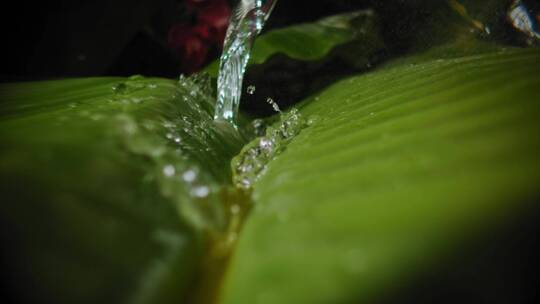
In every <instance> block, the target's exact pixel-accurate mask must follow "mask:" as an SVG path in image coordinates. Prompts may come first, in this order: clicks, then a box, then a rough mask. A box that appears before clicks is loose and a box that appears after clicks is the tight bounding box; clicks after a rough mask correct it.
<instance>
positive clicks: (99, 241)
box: [0, 17, 540, 303]
mask: <svg viewBox="0 0 540 304" xmlns="http://www.w3.org/2000/svg"><path fill="white" fill-rule="evenodd" d="M348 18H349V19H348ZM330 20H333V21H332V22H333V23H332V24H334V25H335V24H351V23H350V22H349V21H350V17H344V19H343V20H342V22H341V23H340V21H339V20H341V19H340V18H339V17H338V18H336V19H330ZM347 20H349V21H347ZM320 24H321V23H319V24H314V25H305V26H301V27H293V28H291V29H290V30H291V32H288V29H283V30H280V32H279V33H272V32H270V33H268V34H267V35H268V36H267V37H270V38H268V39H265V38H264V37H262V38H261V39H260V40H259V41H261V42H259V43H258V45H257V46H256V48H255V50H254V54H261V55H254V58H260V59H257V60H258V61H257V60H255V62H259V63H260V62H264V60H266V59H268V58H270V56H271V55H272V54H274V53H276V52H285V53H287V54H288V55H290V56H291V57H294V56H297V57H298V58H299V59H305V60H312V59H318V58H320V57H322V56H325V55H327V54H328V53H329V52H330V50H332V49H333V48H334V47H335V46H336V45H338V44H342V43H344V42H347V41H348V40H349V39H351V37H354V35H355V34H354V31H355V30H354V29H353V28H352V27H344V28H343V27H339V26H331V28H339V29H335V31H334V30H331V32H332V33H334V32H335V35H329V31H328V30H327V29H326V28H324V29H321V28H320ZM323 24H324V22H323ZM289 34H290V35H289ZM295 35H300V36H302V37H312V38H310V39H307V38H306V40H305V41H306V42H305V43H306V44H307V45H310V46H311V47H310V48H309V52H307V50H305V49H299V48H298V47H297V46H296V44H294V43H293V42H291V40H290V39H286V38H284V37H293V36H294V37H296V36H295ZM298 39H300V38H298ZM298 39H297V40H298ZM302 39H304V38H302ZM448 50H449V49H448V48H444V47H441V48H439V49H435V50H432V51H429V52H428V53H425V54H423V55H419V56H414V57H408V58H402V59H398V60H395V61H392V62H389V63H387V64H386V65H385V66H382V67H379V68H377V69H375V70H372V71H371V72H369V73H367V74H363V75H358V76H354V77H351V78H348V79H344V80H342V81H340V82H339V83H336V84H335V85H333V86H331V87H330V88H328V89H325V90H324V91H322V92H320V94H316V95H314V96H312V97H310V98H308V99H307V100H305V101H304V102H303V103H301V104H300V106H299V110H298V112H292V113H293V115H291V114H284V115H283V118H282V120H281V121H279V122H277V123H276V124H275V125H273V126H272V127H270V128H269V129H268V131H267V133H266V134H267V135H266V136H265V137H262V140H265V139H266V140H267V139H271V140H273V141H272V142H273V143H277V144H279V147H278V148H276V149H275V150H271V153H270V154H268V155H262V156H261V155H260V154H258V152H260V150H257V149H260V147H261V142H263V141H262V140H261V138H257V139H255V140H253V141H251V142H249V143H248V139H249V138H251V137H253V135H252V133H253V132H252V131H250V130H249V129H250V125H249V124H247V123H242V124H241V126H240V127H239V130H238V131H237V130H234V129H231V128H228V127H227V126H222V125H216V124H215V123H214V122H213V121H212V111H213V106H214V105H213V101H214V98H213V95H214V93H213V92H212V90H211V89H210V85H209V80H208V79H206V78H204V77H199V76H198V77H194V78H184V77H182V78H180V80H178V81H173V80H165V79H154V78H143V77H132V78H130V79H121V78H90V79H75V80H60V81H47V82H38V83H22V84H4V85H1V86H0V101H1V102H0V185H1V186H0V187H1V189H0V190H1V191H2V202H1V203H0V223H1V224H0V225H1V227H0V228H1V233H0V240H1V242H2V244H3V245H4V248H3V250H2V254H3V257H2V263H4V264H5V265H2V266H3V269H4V273H5V281H6V282H7V284H8V287H9V288H10V289H11V293H12V295H11V296H12V297H13V298H15V299H17V301H18V302H22V303H35V302H40V303H42V302H52V303H96V302H102V303H185V302H187V303H209V302H216V301H217V296H218V295H219V294H221V302H224V303H253V302H261V303H265V302H269V303H334V302H357V301H361V300H365V301H369V300H370V299H371V298H372V297H374V296H376V295H377V294H380V293H381V292H388V291H390V290H391V289H392V288H393V286H395V285H396V284H399V282H400V280H401V279H402V278H403V277H407V276H408V275H411V274H412V273H415V272H418V271H421V269H422V268H426V267H429V265H430V264H433V263H436V262H437V261H439V260H440V259H442V258H443V257H444V256H446V255H447V254H448V253H449V252H452V250H455V249H456V248H459V247H460V246H462V243H463V242H464V241H465V240H466V239H467V238H468V237H469V235H471V234H476V233H477V234H479V235H481V234H482V232H483V231H490V229H491V228H492V227H494V226H496V225H498V224H500V223H503V222H504V223H506V222H508V221H511V220H512V219H513V218H514V217H517V216H518V215H519V214H520V211H522V210H527V208H528V207H529V206H528V205H527V204H526V203H524V202H526V201H527V199H529V198H531V197H534V196H535V195H537V194H538V191H537V189H536V188H537V187H536V186H537V185H538V184H539V181H540V173H539V172H540V160H539V158H538V155H540V140H539V139H538V138H537V136H535V134H537V133H538V131H539V129H540V123H539V122H538V119H537V117H538V115H539V114H540V113H539V111H540V108H539V106H538V102H539V100H540V93H539V92H538V90H536V88H538V87H539V85H540V76H539V72H540V69H539V67H538V66H537V65H536V64H535V63H536V62H538V60H539V59H540V58H539V57H540V51H539V50H538V49H506V50H505V49H501V48H499V47H492V46H488V47H484V48H478V47H476V48H475V51H474V54H471V53H470V52H469V53H467V52H463V51H462V48H461V47H457V48H454V49H452V50H451V51H448ZM358 55H359V56H361V55H362V54H358ZM295 117H301V119H300V120H299V121H301V123H300V124H297V125H295V127H294V130H293V131H291V130H290V129H287V128H289V127H290V125H291V121H292V120H291V118H295ZM293 122H294V121H293ZM296 122H298V121H296ZM280 131H287V132H280ZM289 131H291V132H289ZM276 134H277V135H279V136H282V137H280V139H279V140H281V141H278V140H277V139H276V138H275V137H272V136H276ZM282 134H286V135H285V136H283V135H282ZM235 155H237V156H236V157H235V158H234V159H233V156H235ZM252 156H253V157H254V158H253V159H250V157H252ZM231 159H233V161H232V164H231ZM245 159H249V160H253V161H254V162H255V164H256V165H257V166H256V168H257V171H255V173H253V172H248V173H249V174H247V175H246V176H247V178H248V179H249V187H248V189H247V190H248V191H246V189H241V190H238V189H237V188H242V187H238V184H237V183H236V181H237V180H239V178H243V177H246V176H239V174H241V173H242V172H241V171H239V170H238V166H239V165H241V164H242V161H243V160H245ZM231 167H232V170H231ZM239 172H240V173H239ZM246 193H247V194H249V195H250V200H251V203H249V204H250V205H251V206H252V207H251V211H250V213H249V215H248V216H247V217H246V219H245V221H244V225H243V228H242V230H241V231H239V224H238V223H239V222H242V220H243V218H244V216H245V213H246V212H247V209H249V206H247V205H248V203H247V201H248V198H247V197H246ZM238 206H240V207H241V208H240V207H238ZM238 208H240V209H241V211H238ZM238 213H240V214H238ZM240 226H241V225H240ZM236 238H237V239H238V243H237V244H236V246H235V241H234V239H236ZM232 252H234V254H233V258H232V261H231V263H230V264H229V263H228V259H229V256H230V255H231V253H232ZM225 269H228V270H227V273H226V274H225V275H224V274H223V273H224V272H225ZM223 278H224V279H223ZM222 281H223V282H222ZM29 290H31V291H32V292H29Z"/></svg>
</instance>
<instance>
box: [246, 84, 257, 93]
mask: <svg viewBox="0 0 540 304" xmlns="http://www.w3.org/2000/svg"><path fill="white" fill-rule="evenodd" d="M256 90H257V88H256V87H255V86H254V85H250V86H249V87H247V93H248V94H249V95H253V94H255V91H256Z"/></svg>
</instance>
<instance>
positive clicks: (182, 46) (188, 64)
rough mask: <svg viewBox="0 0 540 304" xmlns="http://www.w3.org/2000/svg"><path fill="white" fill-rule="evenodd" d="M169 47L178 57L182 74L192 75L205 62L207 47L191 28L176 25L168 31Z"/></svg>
mask: <svg viewBox="0 0 540 304" xmlns="http://www.w3.org/2000/svg"><path fill="white" fill-rule="evenodd" d="M169 46H170V47H171V48H172V49H173V50H175V51H176V52H177V53H178V55H179V56H180V65H181V68H182V70H183V71H184V72H186V73H193V72H196V71H197V70H199V69H200V68H201V67H202V66H203V65H204V63H205V62H206V56H207V55H208V45H207V44H206V43H205V41H204V40H203V38H202V37H200V36H199V35H198V34H197V32H196V31H194V30H193V27H190V26H188V25H185V24H177V25H175V26H173V27H172V28H171V29H170V31H169Z"/></svg>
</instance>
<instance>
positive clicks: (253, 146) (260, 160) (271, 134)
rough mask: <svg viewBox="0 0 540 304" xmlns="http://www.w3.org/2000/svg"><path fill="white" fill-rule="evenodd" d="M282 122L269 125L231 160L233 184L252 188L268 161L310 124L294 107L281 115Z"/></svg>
mask: <svg viewBox="0 0 540 304" xmlns="http://www.w3.org/2000/svg"><path fill="white" fill-rule="evenodd" d="M280 120H281V122H280V123H279V124H278V125H276V126H271V127H268V129H267V130H266V132H265V134H264V135H263V136H261V137H259V138H257V139H255V140H254V141H252V142H251V143H249V144H248V145H246V146H245V147H244V148H243V149H242V151H241V152H240V154H239V155H238V156H236V157H235V158H233V160H232V162H231V167H232V171H233V172H232V173H233V185H234V186H236V187H237V188H240V189H243V190H250V189H252V188H253V184H254V183H255V182H256V181H257V180H258V179H259V178H260V177H261V176H262V174H264V171H265V170H266V166H267V165H268V163H269V162H270V161H271V160H272V159H274V158H275V157H276V156H277V155H279V154H280V153H281V152H283V150H284V149H285V148H286V146H287V144H288V143H289V142H290V141H291V140H292V139H293V138H294V137H295V136H297V135H298V134H299V133H300V132H301V131H302V130H303V129H304V128H305V127H307V126H308V125H309V121H306V120H305V119H304V118H303V117H302V116H301V115H300V112H298V110H297V109H292V110H291V111H289V112H288V113H284V114H281V115H280Z"/></svg>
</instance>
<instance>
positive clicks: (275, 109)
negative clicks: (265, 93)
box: [266, 97, 281, 113]
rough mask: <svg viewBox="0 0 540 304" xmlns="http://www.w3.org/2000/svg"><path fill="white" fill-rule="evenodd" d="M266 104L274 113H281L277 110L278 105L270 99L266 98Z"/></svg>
mask: <svg viewBox="0 0 540 304" xmlns="http://www.w3.org/2000/svg"><path fill="white" fill-rule="evenodd" d="M266 103H268V104H269V105H271V106H272V108H273V109H274V111H276V112H278V113H281V110H280V109H279V106H278V104H277V103H276V102H275V101H274V100H273V99H272V98H271V97H268V98H266Z"/></svg>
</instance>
